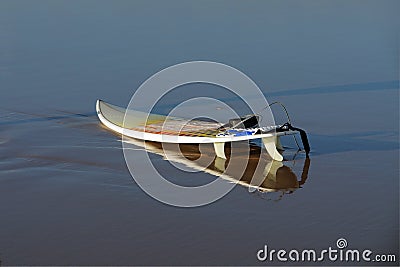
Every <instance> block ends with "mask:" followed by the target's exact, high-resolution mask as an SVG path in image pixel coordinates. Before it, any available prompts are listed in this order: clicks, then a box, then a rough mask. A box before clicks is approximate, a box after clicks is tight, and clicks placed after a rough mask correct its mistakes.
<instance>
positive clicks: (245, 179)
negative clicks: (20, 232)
mask: <svg viewBox="0 0 400 267" xmlns="http://www.w3.org/2000/svg"><path fill="white" fill-rule="evenodd" d="M124 142H128V143H131V144H134V145H136V146H141V147H144V148H145V149H146V150H147V151H148V152H151V153H154V154H158V155H160V156H162V157H163V158H164V159H165V160H168V161H170V162H176V163H180V164H183V165H185V166H187V167H189V168H192V169H195V170H197V171H202V172H205V173H208V174H211V175H214V176H217V177H219V178H222V179H224V180H227V181H229V182H233V183H237V184H239V185H241V186H244V187H246V188H248V190H249V192H262V193H264V192H281V196H280V198H281V197H282V196H283V195H284V194H290V193H293V192H294V191H295V190H297V189H298V188H301V187H302V185H304V184H305V182H306V180H307V178H308V171H309V168H310V159H309V158H308V157H307V158H305V159H299V160H296V161H303V168H302V171H301V174H299V175H296V174H295V172H294V171H293V170H292V168H291V167H289V166H287V165H285V163H286V164H288V163H291V162H293V161H286V162H280V161H275V160H272V159H270V158H269V157H268V155H267V153H263V149H262V148H261V147H260V146H258V145H256V144H253V143H251V142H235V143H234V144H235V148H232V147H231V145H227V146H226V147H225V153H226V155H227V158H226V159H222V158H220V157H216V156H215V154H214V148H213V147H212V145H210V144H200V145H198V144H168V143H158V142H149V141H138V140H136V139H131V138H125V137H124ZM232 151H235V153H234V156H232V157H231V152H232Z"/></svg>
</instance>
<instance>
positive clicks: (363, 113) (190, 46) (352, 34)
mask: <svg viewBox="0 0 400 267" xmlns="http://www.w3.org/2000/svg"><path fill="white" fill-rule="evenodd" d="M398 10H399V3H398V2H396V1H362V2H361V1H360V2H359V1H334V2H320V1H296V2H286V1H259V2H258V1H255V2H249V3H248V2H243V3H240V2H224V1H219V2H207V1H206V2H201V3H197V4H196V3H190V2H186V1H182V2H180V1H173V2H164V1H160V2H152V3H149V2H147V1H118V2H103V1H83V2H70V1H1V2H0V40H1V41H0V88H1V89H0V90H1V94H0V96H1V97H0V159H1V160H0V218H1V219H0V260H1V263H2V264H4V265H38V264H39V265H146V264H151V265H159V264H164V265H176V264H178V265H187V264H197V265H257V264H270V263H269V262H264V263H260V262H258V261H257V258H256V252H257V251H258V250H259V249H261V248H262V247H263V246H264V245H265V244H268V246H270V247H272V248H275V249H279V248H285V249H288V250H289V249H292V248H298V249H304V248H314V249H316V250H322V249H326V248H327V247H329V246H335V242H336V240H337V239H338V238H340V237H343V238H346V239H347V241H348V244H349V247H351V248H359V249H366V248H368V249H371V250H372V251H374V252H375V253H394V254H396V255H397V257H398V254H397V253H398V251H399V235H398V234H399V86H398V84H399V81H398V72H399V66H398V60H397V59H398V56H399V55H398V38H397V37H398V30H399V21H398V18H397V13H398V12H397V11H398ZM191 60H210V61H217V62H222V63H225V64H228V65H231V66H233V67H235V68H238V69H240V70H242V71H243V72H244V73H246V74H247V75H249V76H250V77H251V78H252V79H253V80H254V81H255V82H256V83H257V84H258V85H259V87H260V88H261V89H262V90H263V93H264V94H265V95H266V97H267V98H268V100H269V101H270V102H272V101H275V100H278V101H281V102H283V103H285V105H286V107H287V108H288V109H289V111H290V113H291V116H292V120H293V122H294V124H296V125H298V126H301V127H302V128H305V129H307V131H308V132H309V138H310V143H311V146H312V153H311V158H310V162H309V164H310V165H309V170H308V175H307V178H306V179H305V180H304V181H301V175H302V172H303V170H304V169H303V168H304V165H305V163H306V162H305V158H304V155H302V154H300V155H298V156H297V157H296V159H295V160H291V157H289V156H287V157H286V159H288V160H287V161H285V162H284V165H285V166H286V167H285V168H286V169H285V170H286V171H287V172H288V173H290V175H291V173H293V174H294V175H295V176H294V177H295V180H294V181H297V182H301V184H302V185H301V188H298V189H297V190H295V191H294V192H293V193H291V194H289V193H288V192H286V193H285V194H282V193H280V192H276V193H269V194H260V193H249V192H248V189H247V188H245V187H243V186H236V187H235V188H234V190H233V191H231V192H230V193H229V194H228V195H227V196H225V197H224V198H222V199H221V200H219V201H217V202H215V203H213V204H211V205H207V206H204V207H200V208H192V209H183V208H174V207H170V206H167V205H164V204H161V203H159V202H157V201H156V200H154V199H152V198H150V197H148V196H147V195H146V194H145V193H144V192H142V191H141V190H140V188H139V187H138V186H137V185H136V184H135V183H134V182H133V180H132V178H131V176H130V174H129V172H128V170H127V167H126V165H125V161H124V158H123V153H122V148H121V142H120V137H118V136H116V135H115V134H113V133H111V132H109V131H107V130H106V129H105V128H104V127H102V126H101V125H100V123H99V121H98V119H97V117H96V115H95V112H94V104H95V100H96V99H98V98H101V99H104V100H106V101H108V102H111V103H114V104H116V105H120V106H126V105H127V104H128V102H129V99H130V97H131V95H132V93H133V92H134V90H135V89H136V88H137V87H138V86H139V85H140V84H141V83H142V82H143V81H144V80H146V79H147V78H148V77H149V76H151V75H152V74H154V73H155V72H157V71H159V70H161V69H163V68H165V67H167V66H170V65H173V64H176V63H181V62H185V61H191ZM190 90H194V89H189V91H190ZM189 91H188V95H190V93H193V91H190V93H189ZM196 92H197V91H196ZM202 92H203V94H205V95H206V94H211V96H213V95H212V94H213V92H214V93H215V91H213V90H212V89H210V90H208V91H207V89H205V90H204V91H202ZM214 96H215V95H214ZM217 97H219V98H221V99H223V98H224V96H223V95H218V96H217ZM179 101H180V99H179V98H175V97H170V98H168V99H166V100H165V104H167V105H169V106H173V105H175V104H178V103H179ZM229 101H230V103H233V104H234V103H235V101H236V100H232V99H230V100H229ZM283 141H284V145H286V146H288V147H291V148H294V147H295V145H294V143H293V140H292V139H290V138H287V139H284V140H283ZM289 151H290V149H289ZM152 158H153V160H154V161H155V162H156V163H157V164H158V166H159V167H160V168H162V169H163V170H164V171H165V172H166V173H168V174H169V175H170V176H171V177H172V178H171V179H173V180H174V181H177V182H179V181H181V182H182V183H187V184H194V183H202V182H209V181H211V180H213V179H215V178H214V176H213V175H212V174H210V173H206V172H198V173H195V174H191V175H188V174H187V173H184V172H179V171H176V170H174V168H173V167H172V166H171V165H170V163H169V162H168V161H165V160H163V157H162V155H159V154H157V153H155V154H152ZM296 178H297V180H296ZM297 185H299V184H297ZM274 263H275V264H278V263H277V262H274ZM324 264H334V263H331V262H324ZM336 264H338V263H336ZM342 264H343V263H342ZM360 264H361V263H360ZM397 264H398V261H397Z"/></svg>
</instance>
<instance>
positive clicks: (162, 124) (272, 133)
mask: <svg viewBox="0 0 400 267" xmlns="http://www.w3.org/2000/svg"><path fill="white" fill-rule="evenodd" d="M96 112H97V116H98V118H99V120H100V121H101V122H102V123H103V124H104V125H105V126H106V127H107V128H109V129H110V130H113V131H115V132H117V133H119V134H122V135H125V136H128V137H131V138H135V139H140V140H144V141H152V142H161V143H178V144H204V143H212V144H213V145H214V150H215V153H216V155H217V156H218V157H220V158H223V159H226V156H225V149H224V147H225V143H227V142H237V141H245V140H252V139H261V140H262V142H263V144H264V146H265V148H266V150H267V152H268V154H269V156H270V157H271V158H272V159H273V160H276V161H282V160H283V156H282V155H281V154H280V153H279V151H278V149H277V148H279V149H281V146H280V141H279V137H280V136H282V135H290V134H295V133H296V131H291V130H285V131H276V129H278V128H279V127H280V125H271V126H267V127H254V128H234V129H223V130H221V127H223V126H224V124H223V123H219V122H210V121H204V120H187V119H184V118H177V117H171V116H163V115H158V114H148V113H145V112H141V111H136V110H131V109H124V108H122V107H118V106H115V105H112V104H109V103H106V102H104V101H102V100H97V102H96Z"/></svg>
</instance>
